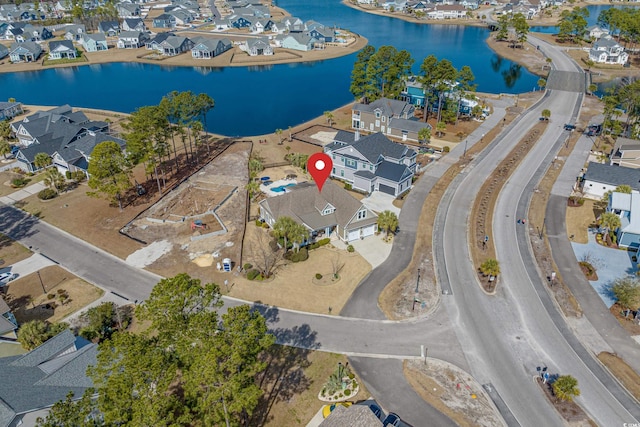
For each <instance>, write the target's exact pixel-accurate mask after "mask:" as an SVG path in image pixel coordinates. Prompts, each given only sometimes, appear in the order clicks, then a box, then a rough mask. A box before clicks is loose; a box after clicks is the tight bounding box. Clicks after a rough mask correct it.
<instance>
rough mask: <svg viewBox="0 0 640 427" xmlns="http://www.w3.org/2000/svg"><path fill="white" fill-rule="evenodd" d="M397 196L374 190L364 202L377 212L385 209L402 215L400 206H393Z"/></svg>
mask: <svg viewBox="0 0 640 427" xmlns="http://www.w3.org/2000/svg"><path fill="white" fill-rule="evenodd" d="M394 200H395V197H393V196H392V195H391V194H386V193H383V192H381V191H374V192H373V193H371V195H370V196H369V197H365V198H364V199H362V204H363V205H365V206H366V207H368V208H369V209H371V210H372V211H374V212H376V213H380V212H383V211H387V210H388V211H391V212H393V213H395V214H396V215H400V208H397V207H395V206H393V201H394Z"/></svg>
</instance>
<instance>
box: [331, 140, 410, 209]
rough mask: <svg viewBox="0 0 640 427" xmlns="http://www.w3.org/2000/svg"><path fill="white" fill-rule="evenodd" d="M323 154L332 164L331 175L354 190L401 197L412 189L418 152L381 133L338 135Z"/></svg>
mask: <svg viewBox="0 0 640 427" xmlns="http://www.w3.org/2000/svg"><path fill="white" fill-rule="evenodd" d="M324 152H325V154H327V155H329V156H331V160H332V161H333V169H332V170H331V175H330V176H331V177H332V178H336V179H339V180H342V181H346V182H349V183H350V184H351V185H352V187H353V189H354V190H359V191H362V192H364V193H367V194H370V193H372V192H374V191H381V192H383V193H387V194H391V195H392V196H395V197H398V196H400V195H402V194H403V193H405V192H407V191H408V190H409V189H410V188H411V184H412V182H413V176H414V174H415V171H416V158H417V153H416V152H415V150H413V149H411V148H408V147H406V146H404V145H402V144H398V143H395V142H392V141H390V140H389V138H387V137H386V136H385V135H384V134H382V133H381V132H378V133H374V134H372V135H368V136H364V137H360V135H359V133H358V132H356V133H354V134H351V135H349V132H345V131H342V132H339V133H337V134H336V136H335V138H334V142H333V143H332V144H328V145H326V146H325V147H324Z"/></svg>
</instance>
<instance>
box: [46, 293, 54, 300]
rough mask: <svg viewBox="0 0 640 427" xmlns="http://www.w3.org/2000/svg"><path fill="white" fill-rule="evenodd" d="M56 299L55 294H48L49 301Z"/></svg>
mask: <svg viewBox="0 0 640 427" xmlns="http://www.w3.org/2000/svg"><path fill="white" fill-rule="evenodd" d="M55 297H56V295H55V294H47V299H54V298H55Z"/></svg>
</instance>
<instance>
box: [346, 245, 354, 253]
mask: <svg viewBox="0 0 640 427" xmlns="http://www.w3.org/2000/svg"><path fill="white" fill-rule="evenodd" d="M355 251H356V250H355V248H354V247H353V245H348V246H347V252H355Z"/></svg>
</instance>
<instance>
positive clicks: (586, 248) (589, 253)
mask: <svg viewBox="0 0 640 427" xmlns="http://www.w3.org/2000/svg"><path fill="white" fill-rule="evenodd" d="M571 247H572V248H573V252H574V253H575V254H576V258H577V259H578V261H583V260H586V261H588V262H589V263H590V264H591V265H593V266H594V267H595V268H596V273H597V274H598V280H593V281H592V280H590V281H589V283H590V284H591V286H592V287H593V289H595V291H596V292H597V293H598V295H599V296H600V298H602V301H603V302H604V303H605V305H606V306H607V308H610V307H611V306H612V305H613V303H614V302H615V297H614V296H613V294H612V292H611V283H613V281H614V280H616V279H618V278H620V277H625V276H629V275H631V276H633V277H635V274H636V271H637V270H638V269H637V267H636V265H635V263H634V262H633V261H632V260H631V257H632V256H633V255H635V254H636V253H635V252H629V251H625V250H620V249H612V248H607V247H604V246H602V245H599V244H598V243H597V242H596V232H595V229H589V242H588V243H573V242H572V243H571Z"/></svg>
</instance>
